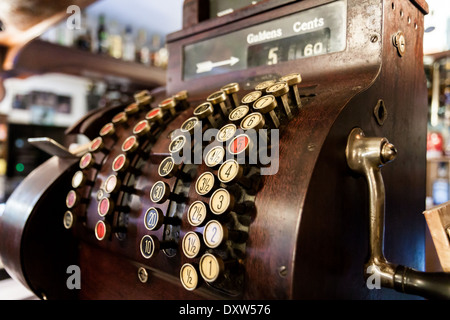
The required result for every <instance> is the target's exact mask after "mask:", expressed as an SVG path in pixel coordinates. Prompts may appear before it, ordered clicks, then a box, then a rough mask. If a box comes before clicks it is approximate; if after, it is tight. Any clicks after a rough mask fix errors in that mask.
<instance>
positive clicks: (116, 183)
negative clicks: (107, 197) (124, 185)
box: [105, 174, 121, 193]
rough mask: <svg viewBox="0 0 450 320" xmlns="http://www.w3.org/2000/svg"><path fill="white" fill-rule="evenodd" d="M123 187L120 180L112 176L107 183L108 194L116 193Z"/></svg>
mask: <svg viewBox="0 0 450 320" xmlns="http://www.w3.org/2000/svg"><path fill="white" fill-rule="evenodd" d="M120 186H121V182H120V180H119V179H118V178H117V176H116V175H113V174H112V175H110V176H109V177H108V178H107V179H106V181H105V191H106V192H107V193H116V192H117V191H119V189H120Z"/></svg>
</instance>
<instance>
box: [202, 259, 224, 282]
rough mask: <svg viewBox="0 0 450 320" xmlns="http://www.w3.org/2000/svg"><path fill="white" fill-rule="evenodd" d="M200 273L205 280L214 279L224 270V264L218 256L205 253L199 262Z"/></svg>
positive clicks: (210, 280) (212, 280)
mask: <svg viewBox="0 0 450 320" xmlns="http://www.w3.org/2000/svg"><path fill="white" fill-rule="evenodd" d="M199 268H200V274H201V276H202V278H203V279H204V280H205V281H206V282H214V281H216V280H217V279H218V278H219V277H220V276H221V275H222V274H223V272H224V270H225V264H224V263H223V260H222V259H221V258H220V257H217V256H215V255H213V254H211V253H205V254H204V255H203V256H202V257H201V259H200V262H199Z"/></svg>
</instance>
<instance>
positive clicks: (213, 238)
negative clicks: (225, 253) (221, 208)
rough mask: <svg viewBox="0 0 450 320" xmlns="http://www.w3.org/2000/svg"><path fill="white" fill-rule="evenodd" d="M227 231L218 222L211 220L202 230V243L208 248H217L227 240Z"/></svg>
mask: <svg viewBox="0 0 450 320" xmlns="http://www.w3.org/2000/svg"><path fill="white" fill-rule="evenodd" d="M227 231H228V230H227V229H226V228H224V227H223V226H222V224H221V223H220V222H219V221H217V220H211V221H209V222H208V223H207V224H206V225H205V228H204V230H203V241H204V242H205V244H206V245H207V246H208V247H209V248H212V249H214V248H217V247H218V246H220V245H221V244H222V243H223V241H224V239H226V238H227V235H226V232H227Z"/></svg>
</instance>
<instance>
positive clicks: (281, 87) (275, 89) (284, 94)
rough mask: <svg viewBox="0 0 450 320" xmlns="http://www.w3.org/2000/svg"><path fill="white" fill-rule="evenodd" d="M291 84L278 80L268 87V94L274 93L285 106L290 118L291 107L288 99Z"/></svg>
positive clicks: (285, 111) (284, 108) (280, 103)
mask: <svg viewBox="0 0 450 320" xmlns="http://www.w3.org/2000/svg"><path fill="white" fill-rule="evenodd" d="M288 93H289V86H288V84H287V82H285V81H282V82H277V83H275V84H273V85H271V86H270V87H268V88H267V94H269V95H270V94H271V95H273V96H274V97H275V98H276V99H277V100H278V103H279V105H281V106H283V110H284V113H285V114H286V116H287V117H288V118H291V117H292V112H291V107H290V106H289V100H288Z"/></svg>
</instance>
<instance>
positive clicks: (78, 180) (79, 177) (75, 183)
mask: <svg viewBox="0 0 450 320" xmlns="http://www.w3.org/2000/svg"><path fill="white" fill-rule="evenodd" d="M83 181H84V175H83V172H82V171H77V172H75V174H74V175H73V178H72V187H73V188H74V189H76V188H78V187H80V186H81V185H82V184H83Z"/></svg>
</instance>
